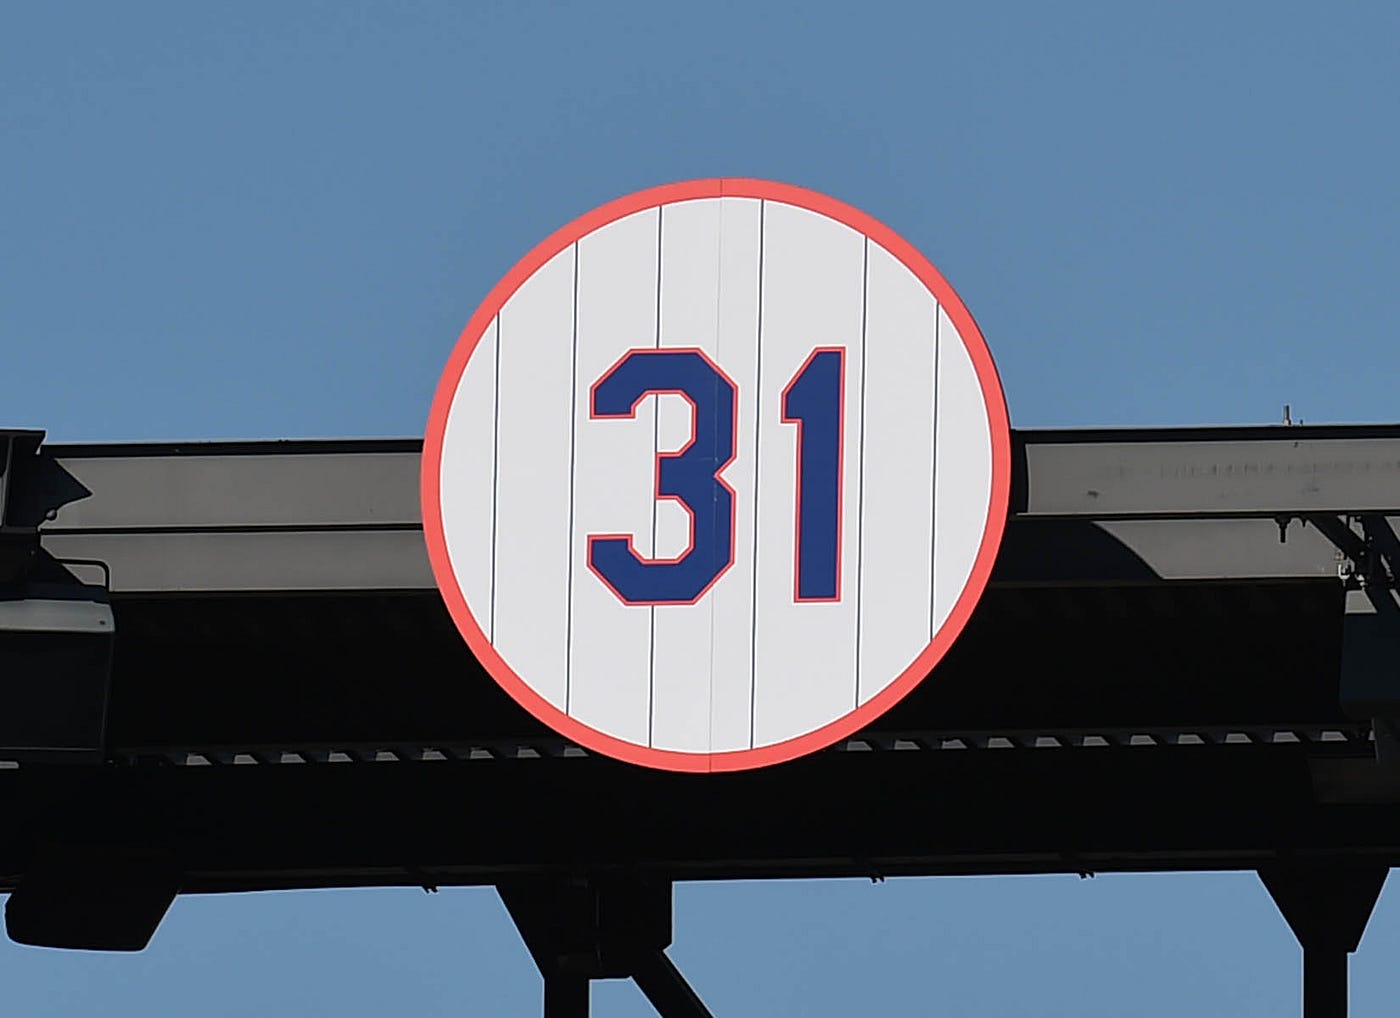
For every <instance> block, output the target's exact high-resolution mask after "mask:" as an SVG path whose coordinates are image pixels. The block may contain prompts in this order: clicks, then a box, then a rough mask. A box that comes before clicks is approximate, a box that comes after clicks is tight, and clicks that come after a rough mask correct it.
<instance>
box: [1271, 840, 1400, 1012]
mask: <svg viewBox="0 0 1400 1018" xmlns="http://www.w3.org/2000/svg"><path fill="white" fill-rule="evenodd" d="M1388 872H1389V869H1388V868H1387V867H1385V866H1380V865H1368V864H1355V865H1347V864H1344V863H1327V862H1318V863H1313V862H1308V863H1280V864H1278V865H1275V866H1270V867H1268V868H1265V869H1261V870H1260V871H1259V877H1260V879H1261V880H1263V882H1264V886H1265V887H1266V888H1267V889H1268V891H1269V894H1270V895H1271V896H1272V897H1273V899H1274V902H1275V904H1277V905H1278V907H1279V911H1280V912H1282V913H1283V918H1284V919H1285V920H1287V922H1288V926H1289V928H1290V929H1292V930H1293V935H1294V936H1295V937H1297V938H1298V943H1299V945H1301V946H1302V948H1303V1018H1346V1014H1347V967H1348V961H1347V957H1348V955H1350V954H1351V953H1352V952H1353V951H1355V950H1356V948H1357V946H1358V945H1359V944H1360V943H1361V935H1362V933H1364V932H1365V930H1366V923H1367V921H1368V920H1369V919H1370V918H1371V910H1372V909H1373V908H1375V905H1376V899H1377V898H1379V897H1380V893H1381V887H1382V886H1384V884H1385V878H1386V874H1387V873H1388Z"/></svg>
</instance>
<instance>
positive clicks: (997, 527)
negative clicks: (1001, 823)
mask: <svg viewBox="0 0 1400 1018" xmlns="http://www.w3.org/2000/svg"><path fill="white" fill-rule="evenodd" d="M698 198H760V199H765V200H768V201H776V202H782V203H784V204H787V205H795V206H797V207H798V208H803V209H807V210H808V211H810V212H816V213H818V214H819V215H823V216H826V217H827V218H829V219H834V220H836V221H837V222H839V223H843V224H845V225H846V226H849V227H850V228H851V229H853V230H855V231H856V232H858V233H861V234H863V235H865V236H866V237H869V238H870V239H871V240H873V241H875V242H876V243H877V244H879V245H880V246H881V247H883V248H884V249H885V250H886V251H888V252H889V253H890V254H891V255H893V256H894V257H895V258H897V259H899V261H900V262H902V263H903V264H904V266H905V267H906V268H908V269H909V270H910V271H911V272H913V273H914V275H915V276H917V277H918V279H919V281H920V282H922V283H923V284H924V286H925V287H927V288H928V290H929V292H930V293H932V294H933V296H934V298H935V299H936V300H937V301H938V302H939V304H940V305H941V306H942V308H943V310H944V311H945V312H946V313H947V315H948V317H949V319H951V320H952V322H953V325H954V326H955V327H956V328H957V331H958V335H959V336H960V337H961V339H962V341H963V344H964V346H965V347H966V348H967V352H968V354H969V355H970V356H971V358H972V363H973V367H974V368H975V369H976V372H977V380H978V382H979V384H980V385H981V388H982V395H983V400H984V402H985V404H986V408H987V423H988V427H989V430H990V432H991V440H992V485H991V488H992V490H991V498H990V500H989V503H988V512H987V524H986V527H985V528H984V530H983V533H982V544H981V546H980V547H979V548H978V551H977V558H976V560H975V561H974V563H973V566H972V572H971V574H970V575H969V576H968V580H967V584H966V585H965V586H964V587H963V591H962V593H961V594H960V595H959V597H958V600H957V603H956V604H955V605H954V606H953V610H952V611H951V612H950V613H949V615H948V617H947V618H946V619H945V620H944V622H943V625H942V626H941V627H940V628H939V630H938V632H937V633H936V634H935V635H934V638H933V640H931V641H930V642H929V644H928V646H927V647H925V648H924V650H923V652H922V653H920V654H919V656H918V657H917V658H915V659H914V662H913V664H911V665H910V666H909V667H908V668H906V669H905V670H904V671H903V672H901V673H900V674H899V676H898V677H897V678H896V679H895V680H894V681H893V682H891V683H890V684H889V685H888V686H886V687H885V688H884V689H883V690H881V691H880V692H879V693H877V694H876V695H875V696H873V697H871V698H870V699H869V700H867V701H866V702H865V703H864V704H862V705H861V706H859V707H857V708H856V709H855V710H853V711H852V712H851V713H849V714H846V715H844V716H843V717H840V718H837V719H836V720H835V721H832V722H830V723H828V724H826V725H823V726H822V727H821V728H818V729H815V730H814V731H811V732H808V733H806V734H805V735H799V736H796V737H794V738H791V739H787V740H784V741H783V742H777V743H773V744H771V745H768V746H760V747H756V748H752V749H736V750H726V751H723V752H718V753H688V752H683V751H680V750H670V749H653V748H651V747H648V746H638V745H635V744H633V743H631V742H626V741H624V740H622V739H619V738H616V737H615V736H611V735H607V734H605V733H603V732H600V731H598V730H597V729H595V728H591V727H589V726H588V725H585V724H584V723H583V722H581V721H579V720H578V719H577V718H572V717H570V716H569V715H567V714H565V713H564V712H563V711H561V710H560V709H559V708H557V707H555V706H554V705H553V704H551V703H550V702H549V701H547V700H546V699H545V698H544V697H542V696H540V694H539V693H537V692H535V690H534V689H532V688H531V687H530V686H529V684H528V683H526V682H525V680H523V679H522V678H520V676H519V675H517V674H516V673H515V671H514V669H512V668H511V667H510V665H509V664H507V663H506V661H505V659H504V658H502V657H501V655H500V654H499V653H497V651H496V648H495V647H493V646H492V645H491V642H490V640H488V639H487V638H486V634H485V633H484V632H483V631H482V629H481V626H480V625H478V624H477V621H476V619H475V617H474V616H473V615H472V612H471V609H470V608H469V607H468V606H467V600H466V598H465V597H464V596H463V594H462V590H461V587H460V586H459V585H458V583H457V577H456V575H455V574H454V573H453V571H452V563H451V561H450V560H449V559H448V556H447V541H446V537H445V535H444V534H443V529H442V506H441V488H440V484H441V472H442V442H443V436H444V433H445V432H446V429H447V417H448V413H449V411H450V410H451V408H452V400H453V397H454V396H455V394H456V392H457V387H458V384H459V383H460V381H461V378H462V373H463V372H464V371H465V370H466V367H467V362H468V361H469V360H470V359H471V356H472V352H473V351H474V350H475V349H476V346H477V343H478V342H480V340H481V337H482V335H484V334H485V332H486V327H487V325H489V324H490V322H491V320H492V319H493V318H495V317H496V315H497V314H498V313H499V312H500V310H501V308H502V307H503V306H504V305H505V303H506V301H508V300H509V299H510V298H511V296H512V295H513V294H514V293H515V291H516V290H518V289H519V288H520V287H521V286H522V285H523V284H524V283H525V281H526V280H527V279H529V278H530V277H531V276H532V275H534V273H535V272H536V270H538V269H539V268H540V267H541V266H542V265H544V264H545V263H546V262H547V261H549V260H550V259H551V258H553V257H554V256H555V255H556V254H558V253H559V252H560V251H562V250H564V249H565V248H566V247H568V246H569V245H570V244H573V243H574V242H575V241H577V240H579V239H581V238H582V237H584V236H586V235H588V234H590V233H592V232H594V231H595V230H598V229H600V228H601V227H604V226H606V225H608V224H609V223H612V222H615V221H616V220H618V219H622V218H623V217H624V216H629V215H632V214H633V213H634V212H641V211H643V210H645V209H649V208H655V207H657V206H659V205H669V204H672V203H674V202H681V201H692V200H695V199H698ZM421 491H422V502H423V535H424V538H425V540H426V541H427V545H428V559H429V561H430V562H431V563H432V569H433V576H434V577H435V578H436V580H437V585H438V589H439V590H440V591H441V592H442V597H443V600H444V601H445V602H446V603H447V610H448V612H449V613H450V614H451V615H452V619H453V621H454V622H455V623H456V624H457V628H458V630H460V631H461V633H462V636H463V637H465V638H466V641H467V645H468V646H469V647H471V650H472V653H473V654H475V655H476V658H477V660H478V661H480V662H481V664H482V665H483V666H484V667H485V668H486V670H487V672H488V673H490V675H491V677H492V678H493V679H495V680H496V682H497V683H498V684H499V685H500V686H501V688H502V689H504V690H505V691H506V692H507V693H508V694H509V695H510V696H511V698H512V699H514V700H515V702H516V703H518V704H520V706H522V707H524V708H525V709H526V710H527V711H529V712H530V713H531V714H533V715H534V716H535V717H536V718H537V719H539V720H540V721H542V722H544V723H545V724H546V725H548V726H549V727H550V728H552V729H553V730H554V731H556V732H558V733H559V734H560V735H562V736H564V737H565V738H567V739H570V740H572V741H574V742H576V743H578V744H579V745H580V746H583V747H585V748H586V749H590V750H594V751H595V752H598V753H602V754H604V755H606V756H610V757H614V758H616V759H618V760H624V761H627V762H628V763H634V764H640V765H642V766H646V767H654V768H660V769H663V770H670V771H688V772H692V773H705V772H715V771H738V770H748V769H750V768H754V767H765V766H768V765H770V764H776V763H783V762H784V761H787V760H792V759H795V758H796V757H799V756H804V755H806V754H808V753H812V752H815V751H816V750H819V749H825V748H826V747H827V746H830V745H831V744H832V743H834V742H837V741H839V740H840V739H843V738H845V737H846V736H848V735H851V734H853V733H854V732H856V731H858V730H859V729H861V728H862V727H864V726H865V725H867V724H869V723H870V722H872V721H874V720H875V719H876V718H878V717H879V716H880V715H881V714H884V713H885V711H887V710H889V709H890V708H891V707H893V706H894V705H895V704H896V703H898V702H899V701H900V700H901V699H903V698H904V696H905V695H906V694H907V693H908V692H909V691H910V690H911V689H913V688H914V687H915V686H917V685H918V684H919V683H920V682H921V681H922V680H923V679H924V677H925V676H926V675H928V673H929V672H930V671H931V670H932V669H933V667H934V666H935V665H936V664H937V663H938V662H939V661H940V660H941V659H942V657H943V655H944V654H946V653H947V651H948V648H949V647H951V646H952V644H953V641H954V640H956V639H957V638H958V636H959V634H961V632H962V630H963V627H964V626H966V624H967V620H968V619H969V618H970V617H971V615H972V610H973V608H974V607H975V606H976V605H977V602H978V600H979V599H980V598H981V596H982V592H983V591H984V590H985V589H986V586H987V581H988V579H989V578H990V577H991V573H992V564H993V562H994V561H995V560H996V555H997V550H998V549H999V548H1000V546H1001V539H1002V534H1003V532H1004V531H1005V529H1006V516H1007V506H1008V503H1009V500H1010V496H1011V426H1010V422H1009V421H1008V419H1007V412H1006V396H1005V394H1004V393H1003V391H1002V387H1001V379H1000V378H999V377H998V375H997V370H996V365H995V364H994V363H993V362H992V355H991V351H990V350H988V349H987V343H986V340H984V339H983V338H982V332H981V330H980V329H978V328H977V323H976V322H975V321H973V318H972V315H971V314H970V313H969V312H968V310H967V308H966V306H964V304H963V302H962V301H961V300H960V299H959V298H958V295H957V293H955V292H954V290H953V288H952V287H951V286H949V285H948V281H947V280H945V279H944V278H943V275H942V274H941V273H940V272H939V271H938V270H937V269H936V268H934V267H933V265H932V264H931V263H930V262H929V260H928V259H927V258H925V257H924V256H923V255H922V254H920V253H919V252H918V250H917V249H916V248H915V247H914V246H913V245H912V244H910V243H909V242H908V241H906V240H904V238H902V237H900V236H899V234H897V233H895V232H894V231H893V230H891V229H890V228H889V227H887V226H885V225H884V224H883V223H881V222H879V221H878V220H876V219H874V218H872V217H871V216H868V215H866V214H865V213H864V212H861V211H860V210H859V209H856V208H853V207H851V206H850V205H847V204H845V203H844V202H840V201H837V200H836V199H834V198H828V197H827V196H826V195H823V194H818V193H817V192H815V191H809V190H807V189H806V188H801V187H796V186H794V185H791V184H779V183H775V182H773V181H767V180H753V179H747V178H742V177H715V178H709V179H706V180H689V181H684V182H682V183H677V184H664V185H662V186H660V187H653V188H648V189H647V190H645V191H638V192H636V193H635V194H630V195H627V196H625V197H622V198H618V199H617V200H615V201H611V202H608V203H607V204H606V205H602V206H599V207H598V208H596V209H594V210H593V211H592V212H589V213H587V214H586V215H583V216H580V217H579V218H578V219H575V220H574V221H573V222H572V223H569V224H568V225H567V226H565V227H563V228H562V229H559V230H556V231H555V232H554V233H552V234H550V235H549V237H547V238H546V239H545V240H544V241H542V242H541V243H540V244H538V245H537V246H536V247H535V248H534V250H532V251H531V252H530V253H529V254H527V255H526V256H525V257H524V258H522V259H521V260H520V261H519V262H517V263H516V264H515V266H514V267H513V268H512V269H511V270H510V271H509V272H507V273H506V275H505V277H504V278H503V279H502V280H501V281H500V282H499V283H497V284H496V285H495V287H494V288H493V289H492V290H491V292H490V293H489V294H487V295H486V299H485V300H484V301H482V303H481V306H480V307H479V308H477V310H476V313H475V314H473V315H472V317H471V319H470V320H469V321H468V322H467V326H466V328H465V329H463V330H462V334H461V336H460V337H459V338H458V340H457V345H456V346H455V347H454V348H453V350H452V354H451V356H450V357H449V358H448V361H447V366H446V368H444V369H443V373H442V379H441V380H440V381H439V382H438V387H437V392H436V394H435V395H434V397H433V405H432V410H431V411H430V412H429V414H428V431H427V436H426V438H425V439H424V442H423V461H422V486H421Z"/></svg>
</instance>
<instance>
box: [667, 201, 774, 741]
mask: <svg viewBox="0 0 1400 1018" xmlns="http://www.w3.org/2000/svg"><path fill="white" fill-rule="evenodd" d="M758 206H759V203H758V202H757V201H754V200H752V199H742V198H735V199H727V200H723V199H718V198H711V199H705V200H701V201H692V202H681V203H677V204H675V205H670V206H667V207H666V209H665V216H664V221H663V223H662V231H661V238H662V255H663V260H662V273H661V342H662V345H663V346H696V347H699V348H701V349H702V350H704V351H705V352H706V353H708V354H709V355H710V357H711V358H712V359H714V360H715V362H716V363H718V364H720V365H722V366H723V367H724V369H725V371H726V372H727V373H728V375H729V377H730V378H731V379H733V380H734V383H735V384H736V385H737V386H738V390H739V421H740V432H741V433H740V435H739V441H738V443H737V444H738V448H737V450H736V452H737V455H736V457H735V460H734V462H733V464H731V465H730V467H729V469H728V470H726V471H725V474H724V476H725V479H726V480H728V482H729V485H730V487H732V488H733V489H734V493H735V513H734V516H735V539H734V546H735V556H734V559H735V560H734V565H733V566H732V567H731V568H730V570H729V572H728V573H727V574H726V575H725V577H724V578H723V579H722V580H720V582H719V583H718V584H716V585H715V587H714V589H713V590H711V591H710V593H709V595H708V596H707V597H706V598H705V599H704V600H703V601H701V602H700V603H699V604H697V605H667V606H659V607H657V608H656V609H655V612H656V614H655V627H656V628H655V640H656V646H655V652H654V658H655V669H656V674H657V675H658V676H662V677H664V681H662V682H658V683H656V685H655V708H654V716H653V723H652V739H653V745H656V746H664V747H666V748H669V749H678V750H688V751H691V752H710V751H723V750H732V749H747V748H748V747H749V712H750V707H751V698H752V694H753V671H752V655H753V641H752V640H751V639H750V635H749V634H750V628H749V627H750V625H751V619H752V617H753V476H754V457H753V442H752V440H751V439H749V438H747V437H746V436H747V434H748V433H747V432H745V431H744V422H750V421H752V420H754V414H755V408H756V405H757V402H758V399H757V397H758V390H757V387H756V385H755V382H756V379H757V373H758V350H757V346H756V345H755V338H756V335H757V332H758V256H759V234H758V228H759V207H758ZM661 423H662V429H661V434H662V443H661V448H662V449H674V448H677V447H678V446H679V444H680V443H681V442H684V441H685V439H686V438H688V437H689V434H690V408H689V407H688V406H686V405H685V403H684V402H682V401H681V400H679V399H676V398H674V397H673V398H670V399H668V400H666V401H664V403H663V406H662V410H661ZM668 438H669V440H668ZM678 438H679V441H677V439H678ZM662 508H664V509H668V510H670V511H669V512H658V517H657V522H658V529H657V542H658V549H659V553H660V554H669V553H674V552H675V551H677V550H679V548H682V547H684V546H685V541H686V536H687V533H688V525H687V521H686V519H685V514H684V513H682V512H681V511H680V510H679V509H678V508H675V507H674V506H673V505H672V504H668V503H663V504H662Z"/></svg>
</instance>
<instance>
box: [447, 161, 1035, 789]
mask: <svg viewBox="0 0 1400 1018" xmlns="http://www.w3.org/2000/svg"><path fill="white" fill-rule="evenodd" d="M1010 473H1011V453H1010V432H1009V428H1008V425H1007V418H1006V404H1005V399H1004V397H1003V395H1002V390H1001V385H1000V382H999V381H998V379H997V375H996V369H995V368H994V366H993V364H992V358H991V355H990V354H989V353H988V351H987V346H986V343H985V342H984V341H983V339H982V335H981V333H980V332H978V329H977V326H976V324H974V322H973V320H972V316H971V315H970V314H968V311H967V309H966V308H965V307H964V306H963V304H962V301H960V300H959V299H958V296H957V294H955V293H954V292H953V290H952V288H951V287H950V286H949V285H948V283H947V282H946V281H945V280H944V279H943V277H942V276H941V275H939V273H938V271H937V270H936V269H935V268H934V267H933V266H932V265H931V264H929V262H928V261H927V260H926V259H925V258H924V257H923V256H922V255H920V254H919V253H918V252H917V251H916V250H915V249H914V248H913V247H912V246H911V245H909V244H908V243H907V242H905V241H904V240H902V239H901V238H900V237H899V236H897V235H896V234H895V233H894V232H893V231H892V230H890V229H888V228H887V227H885V226H883V225H881V224H880V223H878V222H876V221H875V220H874V219H872V218H870V217H869V216H867V215H865V214H864V213H861V212H859V211H857V210H856V209H853V208H851V207H850V206H848V205H844V204H842V203H841V202H838V201H835V200H834V199H831V198H827V197H824V196H822V195H819V194H815V193H813V192H811V191H807V190H803V189H801V188H797V187H792V186H788V185H784V184H775V183H770V182H767V181H758V180H742V179H732V178H724V179H715V180H699V181H691V182H687V183H681V184H672V185H668V186H664V187H658V188H653V189H651V190H648V191H642V192H640V193H638V194H634V195H630V196H628V197H626V198H621V199H619V200H617V201H614V202H611V203H609V204H607V205H604V206H602V207H601V208H599V209H596V210H594V211H593V212H591V213H589V214H588V215H585V216H583V217H582V218H581V219H578V220H576V221H575V222H573V223H571V224H570V225H568V226H566V227H564V228H563V229H562V230H559V231H558V232H557V233H555V234H554V235H553V236H551V237H550V238H548V239H547V240H545V241H544V242H543V243H542V244H540V245H539V246H538V247H537V248H535V250H533V251H531V252H530V254H528V255H527V256H526V257H525V258H524V259H523V260H522V261H521V262H520V263H519V264H518V265H516V266H515V267H514V268H513V269H512V270H511V271H510V272H509V273H507V275H506V277H505V278H504V279H503V280H501V282H500V283H499V284H497V286H496V287H495V289H493V290H492V291H491V293H490V294H489V295H488V296H487V298H486V300H485V302H484V303H483V304H482V305H481V307H480V309H479V310H478V311H477V312H476V314H475V315H473V316H472V318H471V321H470V322H468V324H467V327H466V329H465V330H464V331H463V333H462V336H461V338H460V339H459V340H458V342H457V346H456V348H455V349H454V350H453V352H452V356H451V358H450V360H449V361H448V364H447V368H446V370H445V372H444V373H443V376H442V381H441V383H440V384H439V386H438V389H437V395H436V398H435V399H434V401H433V407H432V413H431V417H430V419H429V422H428V433H427V440H426V443H425V446H424V455H423V481H422V485H423V520H424V530H425V533H426V537H427V544H428V552H429V556H430V558H431V561H432V567H433V572H434V575H435V576H436V578H437V583H438V585H439V587H440V588H441V590H442V593H443V597H444V599H445V600H446V603H447V606H448V609H449V610H450V611H451V614H452V617H453V619H454V620H455V621H456V624H457V627H458V628H459V629H460V630H461V632H462V634H463V636H465V638H466V640H467V642H468V644H470V646H471V649H472V651H473V652H474V653H475V655H476V656H477V658H478V659H479V660H480V661H481V663H482V664H483V665H484V666H485V668H486V670H487V671H488V672H490V674H491V675H492V677H493V678H494V679H495V680H496V681H497V682H498V683H499V684H500V685H501V686H502V687H503V688H504V689H505V690H506V692H507V693H509V694H510V695H511V696H512V697H513V698H514V699H515V700H516V701H517V702H518V703H519V704H520V705H521V706H523V707H524V708H525V709H526V710H528V711H529V712H530V713H531V714H533V715H534V716H535V717H537V718H539V719H540V720H541V721H543V722H544V723H546V724H547V725H549V726H550V727H551V728H553V729H554V730H555V731H556V732H558V733H560V734H561V735H563V736H565V737H566V738H568V739H570V740H573V741H575V742H577V743H578V744H580V745H582V746H584V747H587V748H588V749H591V750H595V751H597V752H600V753H603V754H606V755H608V756H612V757H617V758H619V759H622V760H627V761H631V762H633V763H637V764H644V765H647V766H651V767H660V768H666V769H670V770H681V771H720V770H739V769H744V768H749V767H757V766H762V765H766V764H772V763H777V762H779V761H783V760H789V759H792V758H793V757H797V756H800V755H802V754H804V753H809V752H812V751H813V750H817V749H821V748H823V747H825V746H828V745H830V744H831V743H833V742H835V741H837V740H839V739H841V738H843V737H845V736H847V735H850V734H851V733H853V732H854V731H856V730H857V729H859V728H861V727H863V726H866V725H868V724H869V723H870V722H872V721H873V720H874V719H875V718H877V717H878V716H879V715H880V714H881V713H883V712H884V711H886V710H887V709H889V708H890V707H891V706H892V705H893V704H895V703H896V702H897V701H898V700H899V699H900V698H901V697H903V696H904V695H905V694H906V693H908V692H909V690H910V689H912V688H913V687H914V686H915V685H916V684H918V683H919V681H921V680H922V679H923V678H924V677H925V676H926V675H927V674H928V673H929V670H930V669H931V668H932V667H933V666H934V665H935V664H936V663H937V662H938V660H939V659H940V658H941V657H942V656H943V655H944V653H945V652H946V651H947V649H948V647H949V646H950V645H951V643H952V642H953V640H954V639H955V638H956V637H957V635H958V633H959V632H960V631H961V630H962V628H963V626H964V624H965V623H966V622H967V619H968V617H969V615H970V614H971V612H972V609H973V606H974V605H975V604H976V602H977V600H978V598H979V597H980V596H981V593H982V590H983V588H984V587H985V586H986V584H987V578H988V575H989V574H990V572H991V568H992V561H993V559H994V558H995V556H996V552H997V548H998V545H999V544H1000V540H1001V535H1002V530H1003V528H1004V526H1005V521H1006V511H1007V499H1008V492H1009V489H1010Z"/></svg>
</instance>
